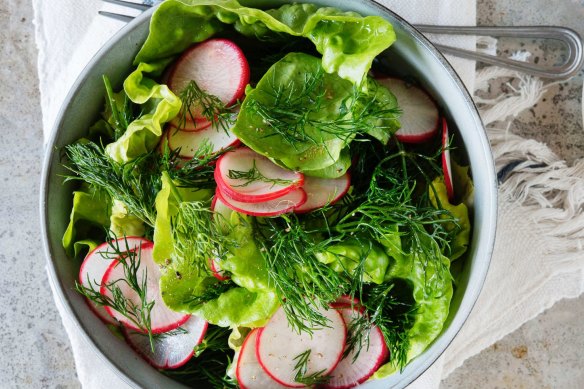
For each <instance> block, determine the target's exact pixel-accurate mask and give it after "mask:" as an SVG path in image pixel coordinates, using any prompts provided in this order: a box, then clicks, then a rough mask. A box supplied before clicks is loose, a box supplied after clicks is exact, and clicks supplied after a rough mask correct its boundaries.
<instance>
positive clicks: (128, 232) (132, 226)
mask: <svg viewBox="0 0 584 389" xmlns="http://www.w3.org/2000/svg"><path fill="white" fill-rule="evenodd" d="M110 231H111V232H112V233H113V234H114V236H120V237H121V236H143V235H144V232H145V231H146V228H145V226H144V222H143V221H142V220H140V219H139V218H138V217H136V216H134V215H132V214H131V213H130V212H129V211H128V208H127V207H126V205H125V204H124V203H122V202H121V201H119V200H115V199H114V200H113V202H112V211H111V216H110Z"/></svg>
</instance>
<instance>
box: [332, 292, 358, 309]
mask: <svg viewBox="0 0 584 389" xmlns="http://www.w3.org/2000/svg"><path fill="white" fill-rule="evenodd" d="M357 306H361V301H359V299H358V298H357V297H353V298H351V296H349V295H346V294H344V295H342V296H341V297H339V298H338V299H336V300H335V302H334V303H332V304H331V307H333V308H346V307H357Z"/></svg>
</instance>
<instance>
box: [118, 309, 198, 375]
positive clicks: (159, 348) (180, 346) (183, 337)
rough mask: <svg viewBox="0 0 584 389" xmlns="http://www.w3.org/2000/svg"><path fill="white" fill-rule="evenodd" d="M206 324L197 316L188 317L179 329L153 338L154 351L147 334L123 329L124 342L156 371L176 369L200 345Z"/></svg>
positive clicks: (186, 360) (187, 359)
mask: <svg viewBox="0 0 584 389" xmlns="http://www.w3.org/2000/svg"><path fill="white" fill-rule="evenodd" d="M207 326H208V323H207V322H206V321H205V320H203V319H201V318H200V317H198V316H194V315H192V316H190V317H189V319H188V320H187V321H186V322H184V324H182V325H181V326H180V328H179V329H177V330H175V331H174V332H171V333H165V334H162V335H161V336H157V337H155V338H154V351H152V348H151V345H150V338H149V337H148V334H144V333H141V332H136V331H133V330H129V329H127V328H124V329H123V332H124V336H125V337H126V340H127V341H128V343H129V344H130V346H132V348H133V349H134V350H136V352H138V353H139V354H140V355H142V356H143V357H144V359H146V360H147V361H148V362H149V363H150V364H151V365H152V366H154V367H156V368H158V369H177V368H179V367H181V366H182V365H184V364H185V363H187V362H188V361H189V360H190V359H191V357H192V356H193V353H194V348H195V346H196V345H198V344H199V343H201V341H202V340H203V337H204V336H205V332H206V331H207Z"/></svg>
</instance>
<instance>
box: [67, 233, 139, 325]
mask: <svg viewBox="0 0 584 389" xmlns="http://www.w3.org/2000/svg"><path fill="white" fill-rule="evenodd" d="M149 242H150V241H149V240H147V239H144V238H141V237H137V236H128V237H126V238H120V239H116V240H115V243H113V244H114V245H117V246H118V247H117V249H119V250H118V251H120V252H122V253H123V252H126V251H130V250H135V249H137V248H138V247H140V245H141V244H146V243H149ZM112 251H113V250H112V246H111V244H110V243H109V242H105V243H102V244H100V245H99V246H97V247H96V248H95V249H93V251H91V252H90V253H89V254H87V255H86V256H85V259H84V260H83V263H82V264H81V268H80V269H79V283H80V284H81V285H82V286H84V287H86V288H90V289H91V288H94V289H97V288H101V284H102V281H103V276H104V274H105V272H106V271H107V269H108V268H109V266H110V265H111V263H112V262H113V261H114V260H115V259H116V256H115V255H114V254H113V252H112ZM86 301H87V304H88V305H89V308H91V310H92V311H93V312H94V313H95V314H96V315H97V317H99V318H100V319H101V320H102V321H103V322H104V323H106V324H114V325H117V324H118V321H117V320H115V319H114V318H113V317H111V316H110V315H109V314H108V313H107V311H106V310H105V308H104V307H103V306H101V305H97V304H95V303H94V302H93V301H91V300H89V299H86Z"/></svg>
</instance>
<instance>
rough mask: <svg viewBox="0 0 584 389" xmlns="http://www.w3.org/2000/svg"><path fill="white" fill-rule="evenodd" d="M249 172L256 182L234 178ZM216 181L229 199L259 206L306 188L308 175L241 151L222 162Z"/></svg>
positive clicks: (251, 151) (246, 150)
mask: <svg viewBox="0 0 584 389" xmlns="http://www.w3.org/2000/svg"><path fill="white" fill-rule="evenodd" d="M247 172H251V173H252V174H253V176H254V178H255V179H251V177H250V179H248V178H235V176H234V175H236V174H237V173H240V174H241V173H247ZM232 177H233V178H232ZM215 181H216V182H217V186H219V187H220V188H221V192H222V193H224V194H225V195H227V196H228V197H229V198H232V199H233V200H236V201H241V202H244V203H257V202H262V201H267V200H273V199H275V198H278V197H281V196H283V195H285V194H286V193H289V192H291V191H292V190H294V189H295V188H297V187H299V186H302V184H303V183H304V175H303V174H302V173H299V172H294V171H291V170H287V169H284V168H282V167H280V166H278V165H276V164H275V163H273V162H272V161H271V160H270V159H268V158H267V157H264V156H263V155H260V154H258V153H256V152H255V151H253V150H252V149H249V148H247V147H240V148H238V149H236V150H233V151H231V152H228V153H225V154H223V155H222V156H221V157H220V158H219V160H218V161H217V166H216V168H215Z"/></svg>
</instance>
